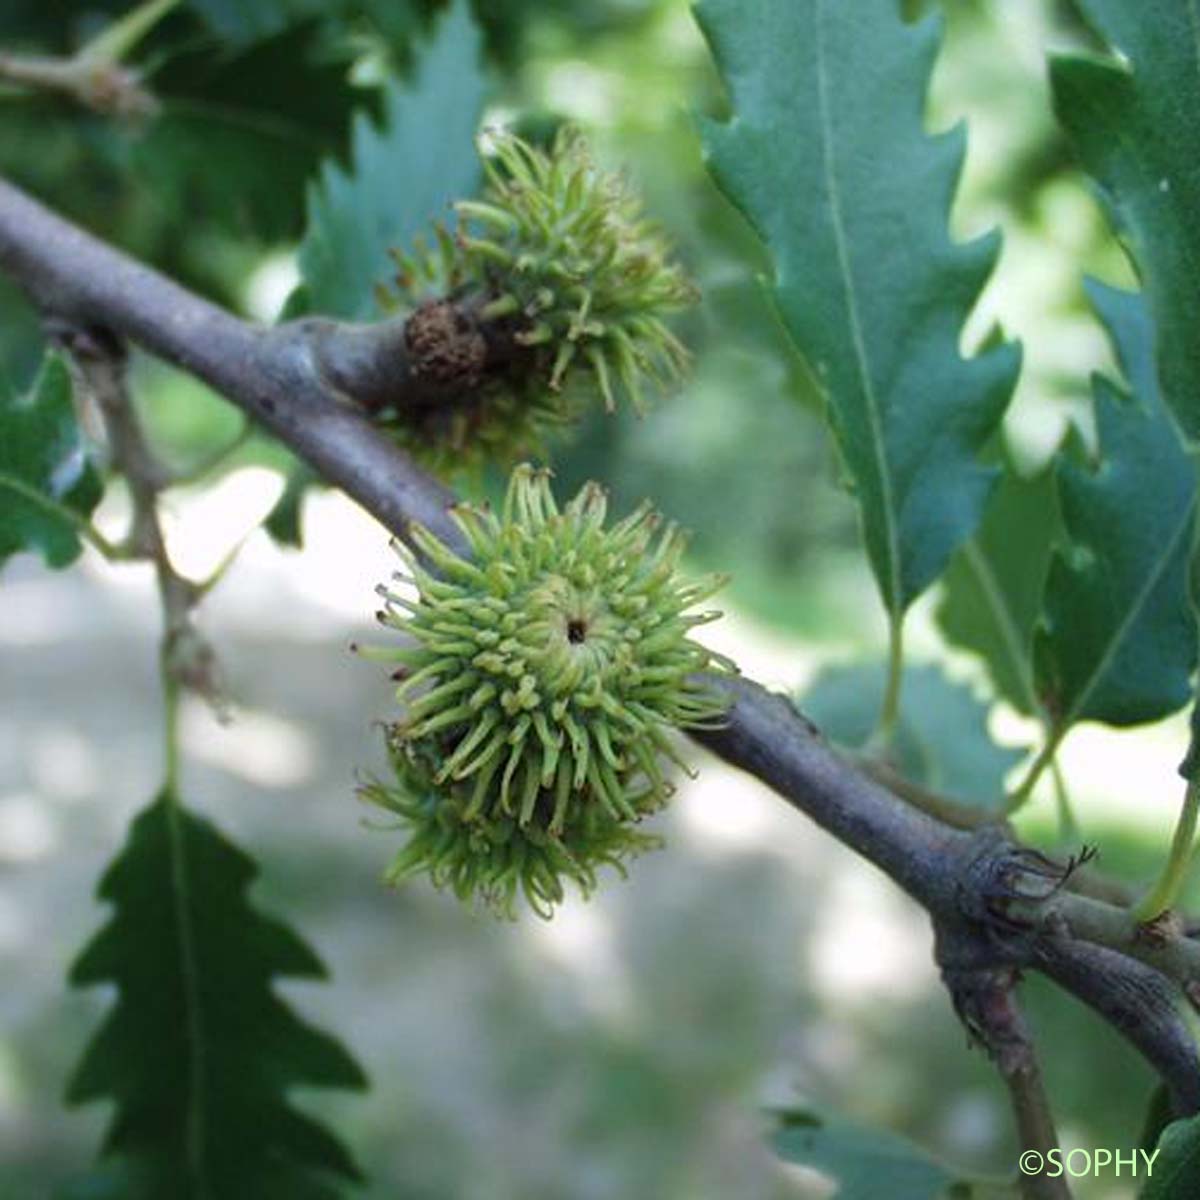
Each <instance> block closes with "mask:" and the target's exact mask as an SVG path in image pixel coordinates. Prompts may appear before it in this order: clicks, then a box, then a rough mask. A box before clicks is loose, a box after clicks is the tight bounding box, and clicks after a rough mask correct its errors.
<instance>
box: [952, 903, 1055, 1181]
mask: <svg viewBox="0 0 1200 1200" xmlns="http://www.w3.org/2000/svg"><path fill="white" fill-rule="evenodd" d="M963 937H964V931H963V929H962V927H959V926H954V927H950V928H949V929H947V928H946V927H943V928H941V929H939V930H938V939H937V957H938V962H939V964H940V966H941V968H942V978H943V980H944V982H945V984H946V987H947V988H948V990H949V992H950V996H951V999H952V1000H953V1002H954V1009H955V1011H956V1012H957V1013H958V1016H959V1019H960V1020H961V1021H962V1023H963V1025H964V1026H965V1027H966V1029H967V1032H968V1035H969V1036H970V1038H971V1039H972V1041H973V1042H975V1043H976V1044H978V1045H980V1046H982V1047H983V1049H984V1050H985V1051H986V1052H987V1055H988V1057H989V1058H990V1059H991V1060H992V1062H993V1063H995V1065H996V1069H997V1070H998V1071H999V1072H1000V1075H1001V1078H1002V1079H1003V1080H1004V1083H1005V1085H1006V1087H1007V1088H1008V1094H1009V1100H1010V1102H1011V1104H1012V1109H1013V1115H1014V1117H1015V1119H1016V1125H1017V1136H1018V1139H1019V1142H1020V1146H1021V1163H1022V1166H1021V1169H1020V1174H1019V1184H1020V1189H1021V1195H1022V1196H1023V1197H1024V1198H1025V1200H1070V1196H1071V1191H1070V1188H1069V1187H1068V1186H1067V1182H1066V1179H1065V1178H1064V1177H1063V1176H1062V1175H1055V1174H1053V1173H1052V1172H1051V1171H1050V1169H1049V1168H1050V1166H1051V1164H1050V1162H1049V1154H1050V1151H1051V1150H1056V1149H1058V1146H1059V1141H1058V1131H1057V1129H1056V1128H1055V1124H1054V1116H1053V1114H1052V1112H1051V1110H1050V1099H1049V1097H1048V1096H1047V1095H1046V1088H1045V1084H1044V1083H1043V1081H1042V1072H1041V1068H1040V1066H1039V1065H1038V1059H1037V1051H1036V1048H1035V1046H1034V1042H1033V1035H1032V1033H1031V1032H1030V1030H1029V1026H1028V1024H1027V1022H1026V1020H1025V1014H1024V1013H1023V1012H1022V1011H1021V1007H1020V1004H1019V1002H1018V1000H1017V994H1016V989H1017V983H1018V981H1019V980H1020V974H1019V973H1018V972H1017V971H1016V970H1014V969H1013V968H1011V967H983V968H977V967H975V966H974V965H973V963H972V961H971V960H972V958H973V956H974V947H973V946H972V944H971V939H970V935H969V934H967V935H966V945H965V947H963V946H960V945H959V944H958V943H959V940H960V939H962V938H963Z"/></svg>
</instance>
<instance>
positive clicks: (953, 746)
mask: <svg viewBox="0 0 1200 1200" xmlns="http://www.w3.org/2000/svg"><path fill="white" fill-rule="evenodd" d="M886 684H887V670H886V668H885V667H884V666H883V664H874V663H872V664H868V665H857V666H839V667H831V668H829V669H827V670H825V671H822V672H821V674H820V675H819V676H818V677H817V679H816V680H815V681H814V683H813V685H812V687H811V688H809V690H808V691H807V692H806V693H805V695H804V697H803V698H802V699H801V701H800V706H801V708H803V710H804V714H805V716H807V717H809V718H810V719H811V720H813V721H815V722H816V724H817V726H818V727H819V728H820V729H821V730H822V732H823V733H824V734H825V735H826V736H827V737H829V738H831V739H832V740H833V741H835V742H839V743H840V744H841V745H843V746H848V747H851V748H853V749H860V748H861V747H863V746H864V745H866V743H867V742H868V741H869V739H870V737H871V735H872V733H874V731H875V721H876V717H877V716H878V713H879V705H880V702H881V701H882V699H883V692H884V688H885V687H886ZM901 697H902V699H901V708H900V718H899V721H898V722H897V725H896V731H895V734H894V737H893V740H892V743H891V747H890V750H891V753H892V754H893V756H894V757H895V759H896V764H895V765H896V767H897V769H898V770H899V771H900V773H901V774H902V775H903V776H904V777H905V778H906V779H908V780H910V781H911V782H912V783H916V784H919V785H920V786H922V787H925V788H929V789H930V790H931V791H935V792H939V793H941V794H942V795H947V796H954V797H956V798H958V799H960V800H963V801H966V802H968V803H970V804H974V805H977V806H979V807H980V808H986V809H998V808H1000V807H1001V806H1002V805H1003V802H1004V777H1005V776H1006V775H1007V774H1008V772H1009V771H1011V770H1012V768H1013V767H1014V766H1016V764H1017V763H1019V762H1020V761H1021V759H1022V758H1023V757H1024V755H1023V753H1022V752H1021V751H1020V750H1008V749H1004V748H1002V747H1000V746H997V745H996V744H995V743H994V742H993V741H992V739H991V737H990V736H989V735H988V730H987V716H988V706H987V705H986V704H984V703H982V702H981V701H980V700H978V699H976V697H975V695H974V693H973V692H972V691H971V689H970V687H968V686H967V685H966V684H963V683H954V682H952V681H951V680H949V679H947V678H946V676H945V675H943V674H942V672H941V671H940V670H939V669H938V668H937V667H934V666H919V667H911V666H910V667H906V668H905V670H904V685H903V688H902V689H901Z"/></svg>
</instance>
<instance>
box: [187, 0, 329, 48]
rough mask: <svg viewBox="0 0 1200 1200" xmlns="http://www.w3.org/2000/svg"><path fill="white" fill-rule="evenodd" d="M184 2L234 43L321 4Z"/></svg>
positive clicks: (276, 28) (305, 0) (310, 0)
mask: <svg viewBox="0 0 1200 1200" xmlns="http://www.w3.org/2000/svg"><path fill="white" fill-rule="evenodd" d="M187 3H188V7H190V8H192V9H194V10H195V11H196V12H197V13H199V14H200V16H202V17H203V18H204V19H205V21H207V22H208V24H209V25H211V26H212V28H213V29H214V30H216V32H217V33H219V34H220V35H221V36H222V37H223V38H225V39H226V40H227V41H229V42H233V43H234V44H248V43H250V42H256V41H261V40H262V39H264V38H269V37H271V36H273V35H274V34H277V33H279V32H281V31H282V30H284V29H287V28H288V26H290V25H295V24H296V23H298V22H300V21H304V20H306V19H308V18H311V17H313V16H315V15H317V14H319V13H320V11H321V8H322V7H323V5H322V2H321V0H187ZM324 7H327V6H324Z"/></svg>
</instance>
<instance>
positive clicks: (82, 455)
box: [0, 354, 101, 567]
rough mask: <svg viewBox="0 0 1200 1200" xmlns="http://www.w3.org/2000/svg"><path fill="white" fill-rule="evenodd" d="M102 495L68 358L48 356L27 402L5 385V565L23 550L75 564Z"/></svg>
mask: <svg viewBox="0 0 1200 1200" xmlns="http://www.w3.org/2000/svg"><path fill="white" fill-rule="evenodd" d="M100 492H101V486H100V478H99V476H98V475H97V474H96V472H95V470H94V468H93V467H92V465H91V463H90V462H89V461H88V456H87V451H86V448H85V446H84V442H83V437H82V435H81V434H80V431H79V425H78V423H77V422H76V420H75V408H74V405H73V403H72V400H71V376H70V373H69V372H68V370H67V367H66V364H65V363H64V362H63V360H62V359H61V358H59V357H58V355H56V354H55V355H50V356H48V357H47V358H46V360H45V362H44V363H43V364H42V369H41V371H40V372H39V373H38V377H37V379H36V380H35V381H34V383H33V387H32V388H31V389H30V390H29V392H28V393H27V394H26V395H24V396H19V395H17V394H16V393H14V392H13V391H12V389H11V388H10V387H9V386H8V384H7V383H5V382H3V381H2V380H0V564H3V563H4V561H5V560H6V559H8V558H9V557H10V556H11V555H13V554H17V553H18V552H19V551H21V550H37V551H40V552H41V555H42V557H43V558H44V559H45V560H46V562H47V564H48V565H49V566H52V567H65V566H66V565H67V564H68V563H71V562H73V561H74V560H75V559H76V558H77V557H78V556H79V553H80V551H81V550H82V548H83V547H82V544H81V542H80V540H79V530H80V526H81V525H82V524H83V522H84V521H86V519H87V518H88V516H89V515H90V514H91V512H92V509H94V508H95V507H96V505H97V504H98V503H99V501H100Z"/></svg>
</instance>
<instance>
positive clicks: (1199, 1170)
mask: <svg viewBox="0 0 1200 1200" xmlns="http://www.w3.org/2000/svg"><path fill="white" fill-rule="evenodd" d="M1198 1179H1200V1117H1189V1118H1187V1119H1186V1120H1184V1121H1173V1122H1172V1123H1171V1124H1170V1125H1168V1126H1167V1127H1166V1129H1165V1130H1164V1131H1163V1135H1162V1140H1161V1141H1160V1142H1159V1143H1158V1157H1157V1158H1156V1159H1155V1160H1154V1167H1153V1174H1151V1176H1150V1178H1149V1179H1148V1180H1147V1182H1146V1186H1145V1187H1144V1188H1142V1191H1141V1193H1140V1195H1141V1200H1194V1197H1195V1195H1196V1181H1197V1180H1198Z"/></svg>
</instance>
